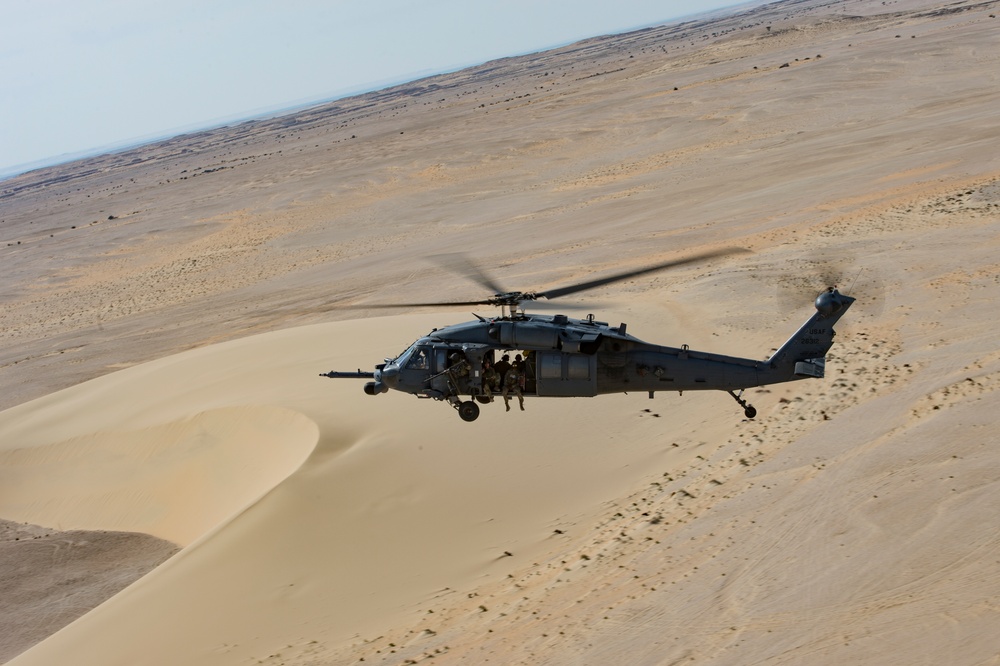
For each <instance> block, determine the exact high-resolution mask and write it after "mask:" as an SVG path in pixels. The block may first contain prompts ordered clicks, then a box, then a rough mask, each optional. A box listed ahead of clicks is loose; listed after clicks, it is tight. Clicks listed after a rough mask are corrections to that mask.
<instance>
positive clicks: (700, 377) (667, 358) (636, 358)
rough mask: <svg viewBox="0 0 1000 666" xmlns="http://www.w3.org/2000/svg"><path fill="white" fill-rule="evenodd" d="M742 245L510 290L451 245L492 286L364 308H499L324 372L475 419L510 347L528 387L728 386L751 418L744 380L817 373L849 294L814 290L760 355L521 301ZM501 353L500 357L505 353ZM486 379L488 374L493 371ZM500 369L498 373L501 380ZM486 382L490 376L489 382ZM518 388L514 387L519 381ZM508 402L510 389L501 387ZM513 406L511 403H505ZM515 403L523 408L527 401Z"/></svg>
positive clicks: (575, 393) (473, 275) (457, 260)
mask: <svg viewBox="0 0 1000 666" xmlns="http://www.w3.org/2000/svg"><path fill="white" fill-rule="evenodd" d="M738 252H746V250H744V249H742V248H723V249H719V250H713V251H709V252H703V253H699V254H694V255H690V256H687V257H682V258H680V259H673V260H671V261H667V262H663V263H659V264H656V265H652V266H647V267H645V268H640V269H637V270H631V271H627V272H623V273H617V274H615V275H611V276H607V277H601V278H595V279H593V280H588V281H585V282H580V283H577V284H572V285H568V286H565V287H560V288H556V289H550V290H546V291H529V292H522V291H508V290H504V289H503V288H502V287H500V286H499V285H498V283H497V282H495V281H494V280H493V279H492V278H490V277H489V276H488V275H487V274H486V273H485V272H484V271H483V270H482V269H481V268H480V267H479V266H477V265H476V264H475V263H474V262H472V261H471V260H469V259H468V258H467V257H465V256H464V255H449V256H448V257H447V263H448V264H450V268H453V269H455V270H456V271H457V272H461V273H463V274H465V275H466V277H468V278H470V279H472V280H473V281H475V282H477V283H479V284H480V285H481V286H483V287H484V288H486V289H489V290H490V291H492V292H493V296H491V297H489V298H485V299H482V300H477V301H465V302H441V303H437V302H430V303H406V304H379V305H368V306H355V307H359V308H360V307H364V308H398V307H430V306H434V307H438V306H480V305H491V306H496V307H499V308H500V314H499V315H498V316H493V317H485V316H482V315H479V314H475V313H473V315H474V316H475V317H476V319H475V320H474V321H468V322H464V323H459V324H453V325H450V326H445V327H443V328H438V329H434V330H432V331H431V332H430V333H428V334H427V335H425V336H424V337H422V338H420V339H418V340H416V341H415V342H413V344H411V345H410V346H409V347H408V348H407V349H406V350H405V351H404V352H403V353H401V354H399V355H398V356H396V357H394V358H386V359H385V360H384V362H383V363H380V364H378V365H376V366H375V369H374V371H372V372H365V371H362V370H361V369H358V370H357V371H356V372H338V371H330V372H325V373H321V374H320V376H321V377H329V378H333V379H369V380H371V381H368V382H367V383H366V384H365V385H364V392H365V393H366V394H367V395H370V396H376V395H380V394H382V393H387V392H388V391H389V390H390V389H392V390H396V391H401V392H403V393H409V394H412V395H415V396H417V397H418V398H424V399H432V400H437V401H442V402H445V403H447V404H448V405H450V406H451V407H453V408H454V409H455V410H456V411H457V412H458V415H459V417H460V418H461V419H462V420H464V421H469V422H471V421H475V420H476V419H477V418H478V417H479V414H480V407H479V405H481V404H483V405H485V404H490V403H492V402H494V395H495V394H497V393H499V392H500V390H499V386H498V385H497V383H495V379H494V376H493V374H492V373H490V372H489V371H488V370H486V368H488V367H495V366H496V364H497V363H498V361H497V358H496V356H497V354H498V353H500V354H504V355H508V354H509V353H513V352H515V351H518V352H521V353H523V355H524V359H523V361H521V362H520V365H519V367H520V369H521V376H520V377H518V379H517V384H518V386H517V388H518V389H520V393H521V395H522V396H527V397H594V396H598V395H605V394H611V393H628V392H631V391H635V392H646V393H648V395H649V397H650V398H653V396H654V394H655V393H656V392H658V391H677V392H678V394H683V392H684V391H725V392H726V393H728V394H729V395H730V396H731V397H732V398H733V399H734V400H735V401H736V402H737V403H738V404H739V405H740V406H741V407H742V408H743V413H744V415H745V416H746V418H747V419H753V418H755V417H756V416H757V410H756V409H755V408H754V407H753V405H751V404H750V403H749V402H747V401H746V400H744V399H743V393H744V391H745V390H746V389H748V388H752V387H756V386H765V385H770V384H779V383H783V382H791V381H798V380H802V379H821V378H822V377H823V376H824V371H825V366H826V353H827V351H829V349H830V347H831V346H832V345H833V338H834V336H835V335H836V333H835V331H834V328H833V327H834V325H835V324H836V323H837V322H838V321H839V320H840V318H841V317H842V316H843V315H844V314H845V313H846V312H847V310H848V308H850V307H851V304H852V303H854V301H855V299H854V298H853V297H851V296H847V295H845V294H841V293H840V292H839V291H838V290H837V289H836V287H828V288H827V289H826V290H825V291H823V292H822V293H821V294H819V295H818V296H817V297H816V300H815V302H814V306H815V312H814V313H813V314H812V316H810V317H809V319H808V320H807V321H806V322H805V323H804V324H803V325H802V326H801V327H799V329H798V330H797V331H796V332H795V333H794V334H793V335H792V336H791V337H790V338H789V339H788V341H787V342H785V343H784V344H783V345H781V347H779V348H778V350H777V351H776V352H774V353H773V354H771V356H770V357H769V358H766V359H764V360H756V359H750V358H740V357H736V356H725V355H722V354H715V353H709V352H702V351H696V350H694V349H690V348H689V347H688V346H687V345H682V346H681V347H669V346H662V345H656V344H651V343H648V342H643V341H642V340H640V339H638V338H636V337H634V336H632V335H631V334H629V333H628V332H627V330H626V328H627V327H626V324H624V323H621V324H618V325H617V326H611V325H610V324H608V323H607V322H603V321H598V320H596V319H595V317H594V315H592V314H591V315H588V316H587V317H586V318H585V319H574V318H571V317H568V316H566V315H563V314H555V315H545V314H535V313H528V312H526V311H525V310H524V304H525V303H533V302H537V301H539V300H542V299H544V300H552V299H556V298H559V297H562V296H567V295H569V294H575V293H579V292H582V291H586V290H589V289H595V288H597V287H601V286H604V285H608V284H612V283H615V282H620V281H622V280H628V279H632V278H636V277H638V276H641V275H646V274H649V273H653V272H657V271H662V270H666V269H668V268H675V267H677V266H682V265H687V264H692V263H696V262H701V261H707V260H708V259H712V258H716V257H721V256H725V255H729V254H734V253H738ZM500 362H501V363H505V362H506V359H502V360H501V361H500ZM491 380H492V381H491ZM503 381H504V378H503V377H501V378H500V382H501V383H502V382H503ZM491 383H492V385H491ZM515 392H516V391H515ZM503 397H504V402H505V403H506V402H507V392H506V391H505V392H504V395H503ZM507 409H508V410H509V406H508V407H507ZM521 409H524V406H523V402H522V403H521Z"/></svg>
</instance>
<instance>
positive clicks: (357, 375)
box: [319, 369, 375, 379]
mask: <svg viewBox="0 0 1000 666" xmlns="http://www.w3.org/2000/svg"><path fill="white" fill-rule="evenodd" d="M319 376H320V377H329V378H330V379H375V373H374V372H363V371H361V370H360V369H359V370H358V371H357V372H337V371H336V370H331V371H330V372H321V373H319Z"/></svg>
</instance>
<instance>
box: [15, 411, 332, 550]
mask: <svg viewBox="0 0 1000 666" xmlns="http://www.w3.org/2000/svg"><path fill="white" fill-rule="evenodd" d="M318 432H319V431H318V428H317V426H316V424H315V423H313V422H312V421H311V420H309V419H308V418H307V417H305V416H303V415H302V414H299V413H297V412H294V411H291V410H287V409H283V408H277V407H261V406H254V407H227V408H221V409H214V410H210V411H206V412H202V413H200V414H196V415H194V416H191V417H189V418H184V419H180V420H177V421H173V422H170V423H167V424H164V425H161V426H152V427H148V428H143V429H140V430H121V431H103V432H95V433H90V434H86V435H82V436H78V437H74V438H71V439H68V440H66V441H62V442H57V443H53V444H48V445H43V446H38V447H33V448H25V449H15V450H11V451H4V452H0V484H2V486H3V487H4V492H3V494H2V495H0V515H2V516H4V517H6V518H7V519H9V520H15V521H20V522H31V523H35V524H40V525H51V526H55V527H58V528H60V529H88V530H98V529H99V530H116V531H129V532H143V533H146V534H151V535H153V536H157V537H160V538H162V539H166V540H168V541H172V542H174V543H177V544H179V545H182V546H183V545H187V544H189V543H191V542H192V541H193V540H195V539H197V538H198V537H199V536H201V535H202V534H204V533H205V532H207V531H209V530H210V529H212V528H213V527H215V526H216V525H218V524H220V523H221V522H223V521H225V520H226V519H227V518H228V517H230V516H231V515H233V514H234V513H236V512H238V511H240V510H242V509H243V508H245V507H246V506H247V505H249V504H251V503H252V502H254V501H255V500H256V499H258V498H259V497H260V496H261V495H262V494H264V493H266V492H267V491H268V490H270V489H271V488H273V487H274V486H275V485H276V484H277V483H279V482H280V481H281V479H283V478H285V477H286V476H288V474H290V473H291V472H292V471H294V470H295V468H297V467H298V466H299V465H300V464H301V462H302V461H303V460H304V459H305V457H306V456H307V455H308V453H309V452H310V451H311V450H312V448H313V446H314V445H315V443H316V441H317V438H318Z"/></svg>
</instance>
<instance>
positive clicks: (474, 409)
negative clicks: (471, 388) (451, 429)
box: [458, 400, 479, 421]
mask: <svg viewBox="0 0 1000 666" xmlns="http://www.w3.org/2000/svg"><path fill="white" fill-rule="evenodd" d="M458 415H459V416H461V417H462V420H463V421H475V420H476V419H478V418H479V405H477V404H476V403H474V402H473V401H471V400H466V401H465V402H463V403H462V404H461V405H459V406H458Z"/></svg>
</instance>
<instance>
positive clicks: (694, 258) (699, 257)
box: [535, 247, 750, 299]
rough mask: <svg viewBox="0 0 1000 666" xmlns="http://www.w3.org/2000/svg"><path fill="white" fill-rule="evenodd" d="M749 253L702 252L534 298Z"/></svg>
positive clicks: (730, 249)
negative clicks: (716, 258)
mask: <svg viewBox="0 0 1000 666" xmlns="http://www.w3.org/2000/svg"><path fill="white" fill-rule="evenodd" d="M749 251H750V250H747V249H745V248H742V247H726V248H722V249H720V250H712V251H710V252H702V253H700V254H694V255H691V256H689V257H684V258H683V259H672V260H670V261H666V262H664V263H662V264H656V265H655V266H647V267H646V268H639V269H637V270H633V271H628V272H626V273H618V274H617V275H610V276H608V277H604V278H598V279H596V280H588V281H587V282H580V283H578V284H571V285H569V286H567V287H561V288H559V289H550V290H549V291H540V292H536V293H535V296H536V297H538V298H548V299H552V298H559V297H560V296H566V295H567V294H575V293H577V292H580V291H586V290H588V289H595V288H597V287H603V286H604V285H606V284H612V283H614V282H621V281H622V280H628V279H629V278H634V277H638V276H640V275H645V274H647V273H655V272H656V271H662V270H666V269H668V268H674V267H676V266H683V265H685V264H693V263H696V262H699V261H705V260H707V259H714V258H715V257H724V256H726V255H730V254H739V253H743V252H749Z"/></svg>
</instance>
